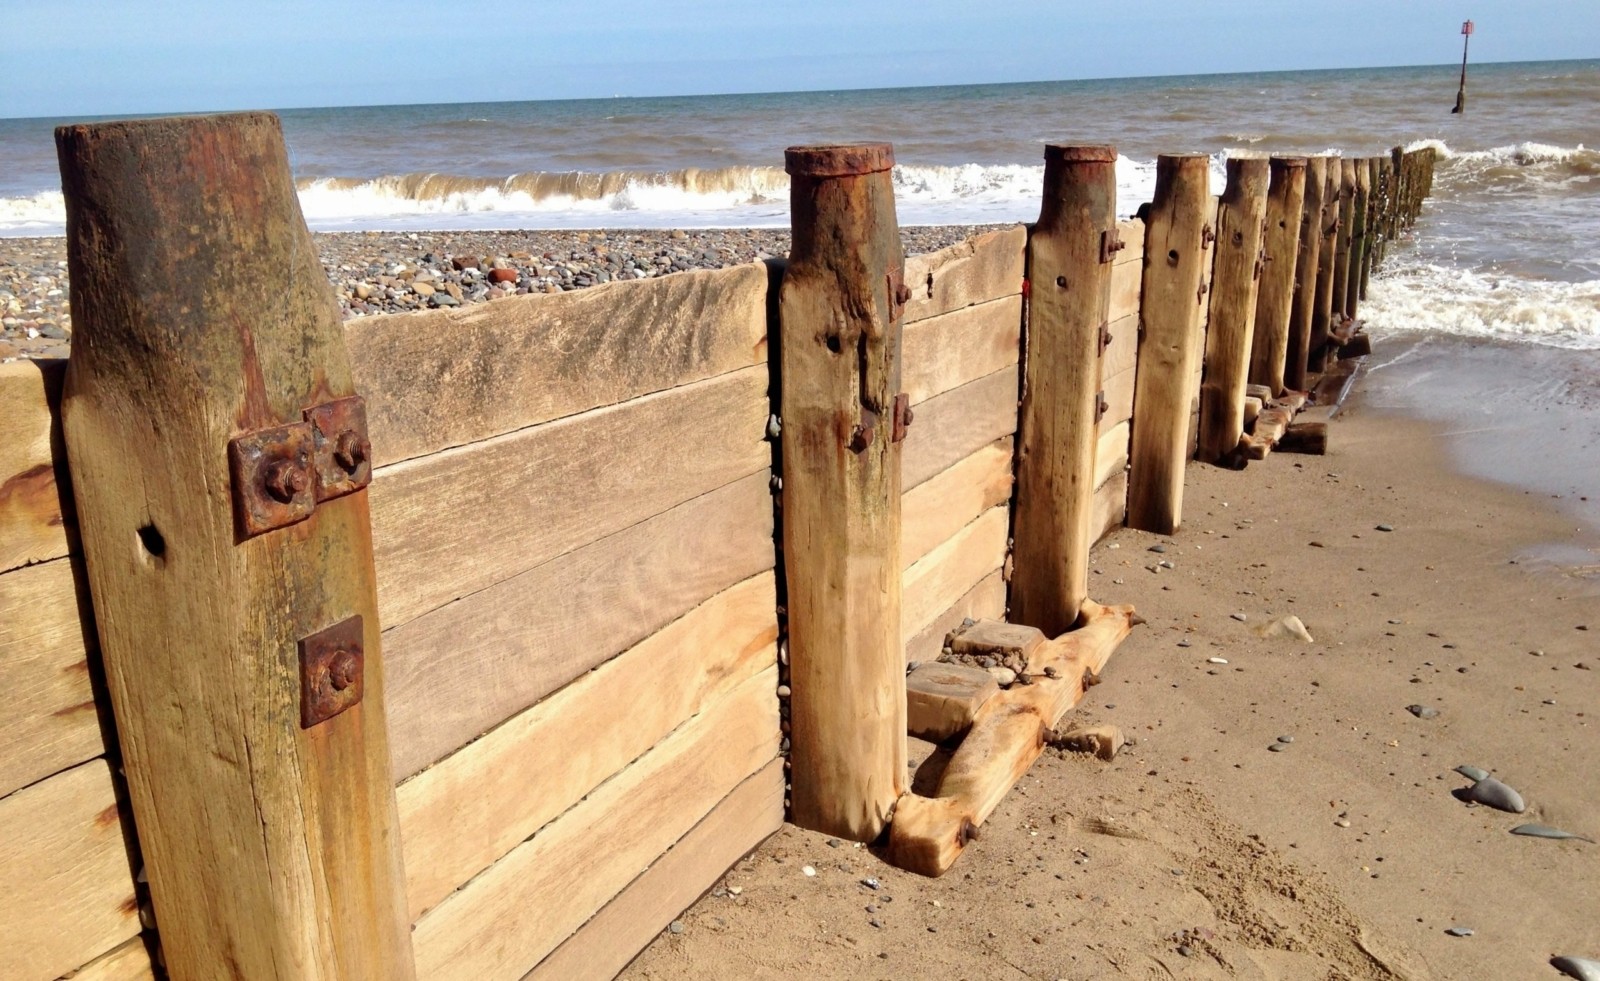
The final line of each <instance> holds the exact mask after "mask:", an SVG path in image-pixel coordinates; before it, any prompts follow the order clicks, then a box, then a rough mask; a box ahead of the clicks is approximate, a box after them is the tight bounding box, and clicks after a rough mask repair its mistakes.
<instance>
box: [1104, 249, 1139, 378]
mask: <svg viewBox="0 0 1600 981" xmlns="http://www.w3.org/2000/svg"><path fill="white" fill-rule="evenodd" d="M1118 268H1126V267H1125V266H1122V267H1118ZM1134 268H1135V269H1137V268H1138V267H1137V266H1135V267H1134ZM1113 275H1115V271H1113ZM1107 329H1108V330H1110V331H1111V343H1110V344H1107V345H1106V353H1105V354H1104V355H1102V356H1101V358H1100V387H1101V388H1104V387H1105V383H1106V380H1107V379H1109V378H1115V377H1116V376H1117V375H1120V374H1122V373H1123V372H1124V371H1132V370H1133V367H1134V365H1135V364H1137V363H1138V360H1139V311H1138V309H1137V308H1135V310H1134V311H1133V313H1132V314H1131V315H1129V316H1126V317H1122V318H1119V319H1116V320H1113V321H1111V324H1110V326H1109V327H1108V328H1107Z"/></svg>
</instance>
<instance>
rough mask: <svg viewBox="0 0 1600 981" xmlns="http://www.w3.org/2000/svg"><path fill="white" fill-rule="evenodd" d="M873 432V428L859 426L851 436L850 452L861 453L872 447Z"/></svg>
mask: <svg viewBox="0 0 1600 981" xmlns="http://www.w3.org/2000/svg"><path fill="white" fill-rule="evenodd" d="M872 430H873V427H871V426H857V427H856V428H855V430H854V431H853V432H851V434H850V452H852V453H860V452H861V451H862V450H865V449H866V448H867V447H869V446H871V445H872Z"/></svg>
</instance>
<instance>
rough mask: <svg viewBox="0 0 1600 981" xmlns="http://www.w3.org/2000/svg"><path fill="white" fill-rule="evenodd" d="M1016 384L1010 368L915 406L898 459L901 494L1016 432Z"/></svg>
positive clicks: (1014, 374) (1015, 371) (1015, 378)
mask: <svg viewBox="0 0 1600 981" xmlns="http://www.w3.org/2000/svg"><path fill="white" fill-rule="evenodd" d="M1017 382H1018V379H1017V367H1016V366H1015V365H1013V366H1011V367H1009V368H1002V369H1000V370H999V371H997V372H995V373H994V374H992V375H987V376H985V377H983V378H980V379H978V380H977V381H975V382H968V383H967V384H965V385H962V386H961V387H960V388H957V389H955V390H953V391H949V392H945V393H944V394H943V395H936V396H934V397H933V398H931V399H929V400H928V401H926V402H924V403H922V405H920V406H918V407H917V413H916V418H915V419H914V420H913V421H912V423H911V428H910V429H908V430H907V431H906V441H905V445H904V449H903V451H902V452H903V455H902V456H901V459H900V480H901V488H902V490H910V489H911V488H913V487H915V486H917V485H918V484H920V483H922V482H923V481H924V480H927V479H928V478H930V477H932V476H933V475H935V474H937V473H939V472H940V471H942V470H944V469H946V468H947V467H951V466H954V465H955V464H956V463H958V462H959V461H961V460H964V459H966V458H967V457H969V456H971V455H972V454H974V453H976V452H977V451H978V450H980V449H982V448H983V447H985V446H988V445H989V444H990V443H992V442H994V441H995V440H997V439H1000V438H1001V437H1002V436H1009V435H1011V434H1012V433H1015V432H1016V431H1017Z"/></svg>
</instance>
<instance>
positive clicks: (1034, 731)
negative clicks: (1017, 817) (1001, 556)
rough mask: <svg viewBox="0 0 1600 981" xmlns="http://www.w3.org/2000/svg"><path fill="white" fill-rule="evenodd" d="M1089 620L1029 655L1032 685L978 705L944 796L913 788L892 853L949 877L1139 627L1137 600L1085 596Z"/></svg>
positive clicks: (899, 862)
mask: <svg viewBox="0 0 1600 981" xmlns="http://www.w3.org/2000/svg"><path fill="white" fill-rule="evenodd" d="M1080 619H1081V622H1082V623H1083V626H1081V627H1079V628H1078V629H1077V630H1074V631H1072V632H1071V633H1068V634H1063V635H1062V636H1060V637H1057V638H1056V639H1054V640H1052V641H1048V642H1047V643H1045V644H1043V645H1041V646H1040V647H1039V648H1037V649H1036V650H1035V652H1034V653H1033V655H1032V656H1031V657H1030V658H1029V659H1028V668H1027V674H1028V675H1029V676H1030V677H1031V678H1032V679H1033V683H1032V684H1029V685H1020V684H1019V685H1013V686H1012V687H1010V688H1008V689H1005V690H1004V691H1001V692H1000V693H999V694H997V695H994V696H992V697H991V698H990V699H989V700H988V701H987V702H985V703H984V704H983V707H982V708H980V709H979V710H978V714H977V716H976V718H974V720H973V722H972V728H971V729H969V730H968V732H967V736H966V738H965V739H963V740H962V742H961V746H960V748H959V749H957V750H956V752H955V755H954V756H953V757H952V758H951V760H950V763H949V765H948V766H946V767H945V771H944V775H943V777H941V778H940V780H939V794H938V796H937V797H932V798H929V797H919V796H917V795H915V794H907V795H906V796H904V797H902V798H900V803H899V805H898V806H896V808H895V812H894V822H893V823H892V824H890V825H889V844H888V847H887V851H886V855H885V857H886V858H887V859H888V861H889V862H890V863H891V864H893V865H895V866H896V867H898V868H902V869H905V870H906V871H908V872H916V873H917V874H919V875H927V876H938V875H943V874H944V873H945V872H946V871H948V870H949V868H950V866H951V865H953V864H955V860H956V859H957V858H960V857H961V851H962V849H964V848H966V846H967V843H968V842H969V841H971V840H972V839H973V838H975V837H977V830H978V828H979V827H980V826H981V825H982V824H983V822H984V821H985V820H986V819H987V818H988V817H989V815H990V814H991V813H993V811H994V809H995V808H996V807H997V806H999V804H1000V801H1001V800H1002V799H1003V798H1004V797H1005V795H1006V793H1007V792H1008V791H1010V790H1011V788H1012V787H1013V786H1015V785H1016V782H1017V781H1018V780H1019V779H1021V778H1022V775H1023V774H1024V773H1026V772H1028V768H1029V767H1030V766H1032V765H1033V761H1034V760H1036V759H1038V758H1039V753H1040V752H1041V751H1043V749H1044V739H1045V733H1046V732H1048V731H1049V730H1050V729H1052V728H1054V726H1055V725H1056V723H1057V722H1059V721H1060V720H1061V717H1062V716H1063V715H1065V714H1066V713H1067V711H1068V710H1070V709H1071V708H1073V707H1074V706H1076V705H1077V704H1078V702H1079V701H1081V700H1082V698H1083V693H1084V691H1085V680H1084V679H1085V676H1086V675H1090V676H1098V675H1099V674H1100V671H1101V669H1103V668H1104V667H1105V665H1106V662H1107V661H1108V660H1110V658H1111V654H1112V652H1114V651H1115V650H1116V649H1117V645H1119V644H1121V643H1122V641H1123V639H1124V638H1126V637H1127V636H1128V633H1129V632H1130V631H1131V630H1132V629H1133V627H1134V625H1135V624H1137V623H1141V622H1143V621H1142V620H1140V619H1139V617H1138V616H1137V615H1135V613H1134V612H1133V607H1131V606H1101V605H1099V604H1098V603H1093V602H1086V603H1084V607H1083V614H1082V617H1081V618H1080Z"/></svg>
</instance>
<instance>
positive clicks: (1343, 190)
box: [1330, 157, 1356, 329]
mask: <svg viewBox="0 0 1600 981" xmlns="http://www.w3.org/2000/svg"><path fill="white" fill-rule="evenodd" d="M1355 207H1356V162H1355V161H1354V160H1353V159H1351V158H1350V157H1345V158H1343V159H1342V160H1340V161H1339V236H1338V241H1337V244H1336V245H1335V246H1334V249H1335V252H1334V256H1333V313H1334V318H1333V321H1331V322H1330V329H1331V328H1332V327H1337V326H1338V325H1339V323H1340V322H1341V321H1342V320H1344V319H1345V318H1347V317H1350V316H1352V311H1351V310H1350V307H1349V300H1350V266H1351V249H1352V242H1353V238H1352V237H1353V235H1354V233H1355V227H1356V219H1355Z"/></svg>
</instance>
